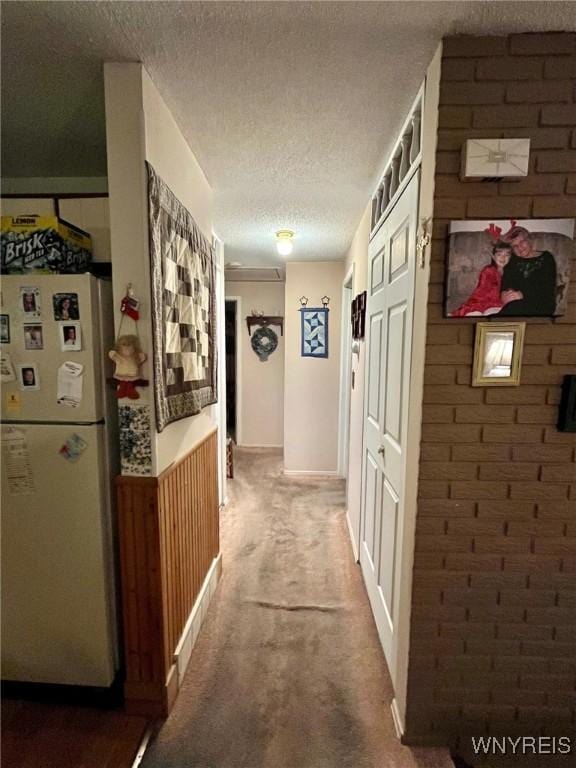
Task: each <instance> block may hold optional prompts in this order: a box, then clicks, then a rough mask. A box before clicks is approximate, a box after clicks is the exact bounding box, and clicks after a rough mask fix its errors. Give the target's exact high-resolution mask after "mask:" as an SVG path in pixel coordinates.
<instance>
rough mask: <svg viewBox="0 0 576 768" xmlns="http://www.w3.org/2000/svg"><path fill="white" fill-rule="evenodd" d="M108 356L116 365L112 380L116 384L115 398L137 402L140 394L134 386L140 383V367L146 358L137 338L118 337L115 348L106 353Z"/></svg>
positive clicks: (130, 336)
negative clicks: (125, 398)
mask: <svg viewBox="0 0 576 768" xmlns="http://www.w3.org/2000/svg"><path fill="white" fill-rule="evenodd" d="M108 356H109V357H110V359H111V360H113V361H114V363H115V364H116V370H115V371H114V379H115V380H116V382H117V384H118V387H117V389H116V397H118V398H120V397H129V398H130V399H131V400H138V398H139V397H140V394H139V393H138V391H137V390H136V384H137V382H139V381H140V366H141V365H142V363H143V362H144V361H145V360H146V358H147V355H146V354H145V353H144V352H142V347H141V346H140V339H139V338H138V336H135V335H133V334H130V335H125V336H119V337H118V340H117V341H116V346H115V347H114V349H113V350H111V351H110V352H108Z"/></svg>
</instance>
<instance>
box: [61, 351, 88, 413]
mask: <svg viewBox="0 0 576 768" xmlns="http://www.w3.org/2000/svg"><path fill="white" fill-rule="evenodd" d="M83 371H84V366H83V365H82V364H81V363H73V362H71V361H69V360H68V361H66V362H65V363H62V365H61V366H60V368H58V391H57V394H56V402H57V403H58V405H66V406H68V407H69V408H78V406H79V405H80V403H81V402H82V381H83V378H84V376H83Z"/></svg>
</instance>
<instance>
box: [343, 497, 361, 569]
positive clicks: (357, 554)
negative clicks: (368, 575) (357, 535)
mask: <svg viewBox="0 0 576 768" xmlns="http://www.w3.org/2000/svg"><path fill="white" fill-rule="evenodd" d="M346 523H347V525H348V533H349V535H350V544H351V545H352V552H353V553H354V560H355V561H356V562H357V563H358V562H359V561H360V553H359V552H358V549H357V547H356V542H355V541H354V532H353V531H352V523H351V522H350V515H349V514H348V510H346Z"/></svg>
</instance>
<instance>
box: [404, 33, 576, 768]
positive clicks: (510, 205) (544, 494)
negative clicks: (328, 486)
mask: <svg viewBox="0 0 576 768" xmlns="http://www.w3.org/2000/svg"><path fill="white" fill-rule="evenodd" d="M575 101H576V35H574V34H562V33H559V34H529V35H513V36H511V37H493V38H477V37H476V38H475V37H455V38H450V39H447V40H445V45H444V58H443V63H442V81H441V92H440V115H439V130H438V152H437V169H436V191H435V217H434V218H435V221H434V240H433V244H432V275H431V281H430V282H431V285H430V296H429V307H428V313H429V316H428V339H427V344H428V346H427V362H426V372H425V390H424V418H423V422H424V423H423V436H422V453H421V463H420V479H419V506H418V519H417V531H416V553H415V566H414V568H415V573H414V577H415V578H414V592H413V608H412V610H413V621H412V638H411V654H410V670H409V686H408V712H407V730H406V739H407V741H410V742H412V743H451V744H453V745H455V746H457V747H458V748H459V749H460V750H461V751H462V752H463V753H464V754H466V752H467V747H468V745H469V742H470V740H469V739H468V738H467V735H470V734H475V735H480V734H483V733H497V732H501V733H504V734H510V735H512V734H514V733H516V732H518V733H525V734H534V735H538V734H539V733H540V732H542V733H544V734H546V733H551V732H555V733H560V734H561V733H565V734H566V733H573V732H574V725H575V722H574V691H575V682H574V658H575V654H574V651H575V646H574V641H575V634H574V631H575V625H574V617H575V608H574V586H575V581H576V576H575V574H574V555H575V552H576V538H574V537H575V535H576V464H575V453H576V435H574V434H568V433H560V432H558V431H557V430H556V428H555V426H554V425H555V422H556V418H557V403H558V400H559V394H560V384H561V381H562V377H563V376H564V374H566V373H576V264H575V265H574V267H573V270H572V285H571V288H570V304H569V309H568V312H567V314H566V315H565V316H564V317H561V318H558V319H555V320H549V319H535V320H528V321H527V322H528V325H527V329H526V341H525V348H524V356H523V368H522V378H521V381H522V383H521V385H520V386H519V387H517V388H505V389H499V388H473V387H471V386H470V379H471V369H472V358H473V334H474V325H475V323H474V321H472V320H466V319H463V320H448V319H445V318H444V317H443V301H444V277H445V268H446V244H447V240H446V237H447V225H448V222H449V220H450V219H465V218H472V219H477V218H481V219H484V218H492V217H493V218H499V219H506V218H509V217H514V218H518V219H521V218H540V217H553V218H557V217H558V218H560V217H565V216H570V217H572V216H575V215H576V128H575V126H576V103H575ZM517 136H519V137H527V136H529V137H530V139H531V159H530V174H529V175H528V177H527V178H525V179H523V180H521V181H519V182H507V183H506V182H501V183H477V182H473V183H470V182H460V181H459V178H458V170H459V165H460V149H461V146H462V143H463V141H464V140H465V139H467V138H472V137H485V138H486V137H488V138H490V137H492V138H495V137H517ZM571 558H572V560H571ZM474 764H476V762H474Z"/></svg>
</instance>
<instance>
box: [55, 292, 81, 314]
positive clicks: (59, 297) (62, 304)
mask: <svg viewBox="0 0 576 768" xmlns="http://www.w3.org/2000/svg"><path fill="white" fill-rule="evenodd" d="M52 305H53V307H54V320H80V309H79V306H78V294H77V293H55V294H54V295H53V296H52Z"/></svg>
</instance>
